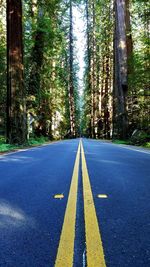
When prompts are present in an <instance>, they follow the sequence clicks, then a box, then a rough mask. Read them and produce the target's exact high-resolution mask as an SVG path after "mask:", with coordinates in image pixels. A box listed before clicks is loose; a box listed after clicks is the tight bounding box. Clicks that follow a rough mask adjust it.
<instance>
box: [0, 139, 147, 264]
mask: <svg viewBox="0 0 150 267" xmlns="http://www.w3.org/2000/svg"><path fill="white" fill-rule="evenodd" d="M5 266H6V267H21V266H25V267H48V266H49V267H54V266H55V267H72V266H73V267H81V266H82V267H83V266H88V267H105V266H107V267H149V266H150V151H147V150H144V149H140V148H136V147H134V148H133V147H130V146H122V145H115V144H112V143H109V142H103V141H96V140H90V139H82V140H80V139H75V140H68V141H60V142H56V143H52V144H49V145H46V146H42V147H38V148H31V149H29V150H25V151H21V152H15V153H11V154H8V155H2V156H0V267H5Z"/></svg>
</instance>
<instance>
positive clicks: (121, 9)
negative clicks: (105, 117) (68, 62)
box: [113, 0, 128, 138]
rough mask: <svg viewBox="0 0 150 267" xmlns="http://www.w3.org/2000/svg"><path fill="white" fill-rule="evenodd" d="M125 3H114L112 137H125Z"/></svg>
mask: <svg viewBox="0 0 150 267" xmlns="http://www.w3.org/2000/svg"><path fill="white" fill-rule="evenodd" d="M125 10H126V2H125V0H116V1H115V34H114V122H113V123H114V135H116V136H117V137H118V138H126V137H127V112H126V96H127V90H128V82H127V79H128V51H127V34H126V13H125Z"/></svg>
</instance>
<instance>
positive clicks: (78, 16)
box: [73, 5, 86, 95]
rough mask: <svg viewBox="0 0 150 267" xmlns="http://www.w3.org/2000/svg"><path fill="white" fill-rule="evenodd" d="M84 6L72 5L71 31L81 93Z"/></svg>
mask: <svg viewBox="0 0 150 267" xmlns="http://www.w3.org/2000/svg"><path fill="white" fill-rule="evenodd" d="M84 8H85V7H84V6H83V5H80V8H79V7H73V18H74V19H73V22H74V25H73V31H74V36H75V39H76V41H75V42H74V45H75V52H76V56H77V61H78V64H79V72H78V74H77V75H78V77H79V93H80V95H82V93H83V74H84V67H85V62H84V53H85V48H86V37H85V29H86V25H85V19H84Z"/></svg>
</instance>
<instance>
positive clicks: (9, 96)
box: [0, 0, 150, 147]
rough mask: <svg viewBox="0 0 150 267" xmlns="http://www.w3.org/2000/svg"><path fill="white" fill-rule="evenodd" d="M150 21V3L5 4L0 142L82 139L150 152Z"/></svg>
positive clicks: (0, 4) (0, 30)
mask: <svg viewBox="0 0 150 267" xmlns="http://www.w3.org/2000/svg"><path fill="white" fill-rule="evenodd" d="M75 9H76V10H79V14H80V16H81V17H82V20H83V22H84V25H85V27H84V28H82V29H80V31H82V32H84V38H85V47H84V55H83V57H84V74H83V77H82V81H80V79H79V72H80V60H79V58H78V57H77V48H76V38H77V37H76V35H77V33H76V34H75V30H74V27H75V23H76V21H75V19H74V10H75ZM149 15H150V2H149V1H148V0H132V1H131V0H82V1H81V0H7V1H6V0H0V92H1V93H0V139H1V141H0V142H1V143H6V144H11V145H23V144H27V143H30V140H38V139H41V138H43V140H59V139H67V138H76V137H81V136H83V137H88V138H94V139H108V140H123V141H124V142H128V143H130V144H137V145H146V146H147V147H150V88H149V85H150V38H149V37H150V20H149ZM82 42H83V40H81V43H82ZM81 84H82V88H81Z"/></svg>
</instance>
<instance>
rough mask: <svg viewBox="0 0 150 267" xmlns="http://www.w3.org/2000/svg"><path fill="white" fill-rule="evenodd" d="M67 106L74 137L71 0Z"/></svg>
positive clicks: (71, 131) (71, 132)
mask: <svg viewBox="0 0 150 267" xmlns="http://www.w3.org/2000/svg"><path fill="white" fill-rule="evenodd" d="M69 107H70V134H71V137H75V135H76V130H75V101H74V82H73V20H72V0H70V30H69Z"/></svg>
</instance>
